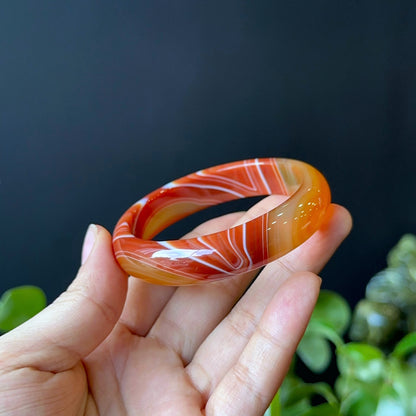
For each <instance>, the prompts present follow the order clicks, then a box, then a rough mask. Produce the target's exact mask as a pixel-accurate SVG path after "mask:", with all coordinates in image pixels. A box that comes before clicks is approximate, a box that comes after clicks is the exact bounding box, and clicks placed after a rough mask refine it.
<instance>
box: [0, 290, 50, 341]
mask: <svg viewBox="0 0 416 416" xmlns="http://www.w3.org/2000/svg"><path fill="white" fill-rule="evenodd" d="M45 306H46V296H45V293H44V292H43V291H42V289H39V288H38V287H36V286H19V287H15V288H13V289H9V290H7V291H6V292H4V293H3V295H2V297H1V298H0V333H1V332H7V331H10V330H12V329H13V328H15V327H17V326H19V325H20V324H22V323H23V322H25V321H27V320H28V319H30V318H32V316H34V315H36V314H37V313H38V312H40V311H41V310H42V309H43V308H44V307H45Z"/></svg>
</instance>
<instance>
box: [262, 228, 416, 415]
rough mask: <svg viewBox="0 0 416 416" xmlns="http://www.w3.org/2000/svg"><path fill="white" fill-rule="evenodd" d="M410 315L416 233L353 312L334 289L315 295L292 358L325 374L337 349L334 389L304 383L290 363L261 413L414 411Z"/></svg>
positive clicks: (414, 308)
mask: <svg viewBox="0 0 416 416" xmlns="http://www.w3.org/2000/svg"><path fill="white" fill-rule="evenodd" d="M415 315H416V236H414V235H410V234H408V235H405V236H403V238H402V239H401V240H400V241H399V243H398V244H397V245H396V246H395V247H394V248H393V249H392V250H391V251H390V252H389V254H388V256H387V268H386V269H385V270H383V271H381V272H380V273H378V274H377V275H376V276H374V277H373V278H372V279H371V280H370V281H369V283H368V285H367V289H366V297H365V299H363V300H361V301H360V302H359V303H358V304H357V306H356V307H355V309H354V311H353V313H351V310H350V308H349V306H348V304H347V302H346V301H345V300H344V299H343V298H342V297H341V296H339V295H338V294H336V293H334V292H329V291H325V290H322V291H321V293H320V296H319V299H318V302H317V305H316V307H315V310H314V312H313V314H312V318H311V321H310V323H309V325H308V328H307V330H306V332H305V335H304V337H303V339H302V341H301V342H300V344H299V347H298V350H297V358H298V359H300V360H301V361H302V362H303V363H304V364H305V365H306V366H307V367H308V368H309V369H310V370H311V371H312V372H314V373H322V372H323V371H325V370H326V369H327V368H328V366H329V365H330V363H331V361H332V357H333V352H332V350H334V352H335V357H336V365H337V368H338V376H337V379H336V381H335V383H333V386H331V385H329V384H328V383H324V382H318V383H307V382H305V381H303V380H302V379H301V378H300V377H299V376H298V375H297V374H296V367H297V366H296V365H295V364H294V363H293V364H292V366H291V370H290V371H289V373H288V375H287V377H286V379H285V380H284V382H283V385H282V386H281V388H280V390H279V392H278V394H277V395H276V397H275V398H274V400H273V402H272V404H271V406H270V408H269V409H268V411H267V413H266V414H267V415H270V416H315V415H320V416H336V415H342V416H370V415H371V416H373V415H375V416H411V415H416V354H415V352H416V332H415V331H416V316H415ZM348 328H349V341H348V342H347V341H345V340H344V338H343V336H344V334H345V332H346V331H347V329H348ZM331 344H332V346H331ZM294 360H296V357H295V359H294ZM317 398H318V399H319V400H320V402H319V404H314V402H316V399H317Z"/></svg>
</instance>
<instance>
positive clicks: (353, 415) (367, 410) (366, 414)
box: [340, 386, 393, 416]
mask: <svg viewBox="0 0 416 416" xmlns="http://www.w3.org/2000/svg"><path fill="white" fill-rule="evenodd" d="M376 408H377V395H376V394H375V392H373V391H371V390H369V389H368V388H366V387H365V386H363V388H361V389H355V390H354V391H352V392H351V394H349V395H348V396H347V397H346V398H345V399H344V400H343V401H342V402H341V407H340V412H341V414H342V415H344V416H374V414H375V411H376ZM391 416H393V415H391Z"/></svg>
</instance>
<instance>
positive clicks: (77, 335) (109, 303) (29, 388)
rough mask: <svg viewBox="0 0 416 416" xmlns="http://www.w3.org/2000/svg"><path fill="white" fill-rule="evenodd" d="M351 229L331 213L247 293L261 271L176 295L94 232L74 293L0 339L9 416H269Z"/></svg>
mask: <svg viewBox="0 0 416 416" xmlns="http://www.w3.org/2000/svg"><path fill="white" fill-rule="evenodd" d="M267 204H270V198H269V199H266V200H263V201H262V202H261V203H260V204H259V205H258V206H257V207H255V208H254V209H253V210H250V211H248V212H247V213H246V214H244V215H243V216H242V217H241V214H229V215H226V216H224V217H221V218H217V219H215V220H211V221H209V222H207V223H205V224H204V225H202V226H200V227H198V228H197V229H196V230H195V231H194V232H193V233H192V234H193V235H198V234H205V233H207V232H214V231H217V230H219V229H224V227H229V226H230V225H232V224H233V223H235V222H236V220H237V219H238V220H239V221H247V220H248V219H249V218H250V216H252V215H255V213H256V212H258V210H261V209H264V208H265V205H267ZM240 217H241V218H240ZM350 227H351V219H350V216H349V214H348V213H347V211H346V210H345V209H343V208H341V207H339V206H336V205H331V207H330V214H329V215H328V217H327V221H326V223H325V224H324V225H323V227H322V228H321V230H319V231H318V232H317V233H315V234H314V235H313V236H312V237H311V238H310V239H309V240H308V241H307V242H306V243H304V244H303V245H302V246H300V247H298V248H297V249H296V250H294V251H292V252H291V253H289V254H288V255H286V256H285V257H283V258H281V259H279V260H277V261H275V262H273V263H271V264H269V265H268V266H267V267H265V268H264V269H263V271H262V272H261V273H260V274H259V275H258V276H257V278H256V280H255V281H254V282H253V283H252V284H251V286H250V288H249V289H248V290H246V289H247V287H248V286H249V285H250V283H251V282H252V281H253V279H254V277H255V274H254V273H249V274H245V275H241V276H236V277H233V278H231V279H230V280H226V281H223V282H216V283H212V284H208V285H201V286H191V287H182V288H178V289H176V288H172V287H162V286H154V285H150V284H148V283H145V282H142V281H140V280H138V279H135V278H132V277H130V278H128V277H127V276H126V275H125V274H124V272H123V271H122V270H121V269H120V268H119V266H118V264H117V262H116V261H115V259H114V256H113V252H112V247H111V236H110V234H109V233H108V232H107V231H106V230H105V229H104V228H102V227H99V226H92V227H91V228H90V229H89V233H88V236H87V238H86V240H85V242H84V250H83V257H84V262H83V265H82V266H81V268H80V270H79V273H78V276H77V277H76V279H75V280H74V281H73V283H72V284H71V285H70V287H69V288H68V290H67V291H66V292H64V293H63V294H62V295H61V296H60V297H59V298H58V299H57V300H56V301H55V302H54V303H52V304H51V305H50V306H48V307H47V308H46V309H45V310H44V311H42V312H41V313H40V314H38V315H37V316H35V317H34V318H32V319H31V320H29V321H27V322H26V323H24V324H23V325H21V326H20V327H18V328H16V329H15V330H13V331H11V332H9V333H8V334H6V335H3V336H2V337H0V415H6V414H7V415H9V416H10V415H19V416H22V415H30V416H34V415H54V416H57V415H98V414H99V415H152V416H157V415H164V416H166V415H181V416H184V415H185V416H188V415H201V414H202V415H221V416H227V415H243V414H244V415H248V416H249V415H263V413H264V412H265V409H266V408H267V406H268V405H269V403H270V401H271V400H272V398H273V396H274V395H275V393H276V391H277V389H278V388H279V386H280V384H281V382H282V380H283V378H284V376H285V374H286V372H287V369H288V367H289V364H290V361H291V357H292V355H293V353H294V351H295V349H296V346H297V344H298V342H299V340H300V338H301V337H302V334H303V332H304V330H305V327H306V325H307V322H308V319H309V317H310V314H311V312H312V310H313V307H314V304H315V302H316V299H317V296H318V293H319V287H320V279H319V278H318V277H317V276H316V275H315V274H314V273H317V272H319V270H320V269H321V268H322V267H323V266H324V264H325V263H326V262H327V261H328V259H329V258H330V256H331V255H332V253H333V252H334V251H335V249H336V248H337V246H338V245H339V244H340V243H341V241H342V240H343V239H344V238H345V236H346V235H347V234H348V232H349V230H350Z"/></svg>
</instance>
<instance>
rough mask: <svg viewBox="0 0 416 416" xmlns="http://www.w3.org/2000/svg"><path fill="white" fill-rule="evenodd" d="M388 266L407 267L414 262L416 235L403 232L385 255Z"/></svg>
mask: <svg viewBox="0 0 416 416" xmlns="http://www.w3.org/2000/svg"><path fill="white" fill-rule="evenodd" d="M387 263H388V265H389V266H390V267H399V266H402V265H405V266H407V267H409V266H412V265H415V264H416V236H415V235H413V234H405V235H404V236H403V237H402V238H401V239H400V240H399V242H398V243H397V244H396V245H395V246H394V247H393V248H392V249H391V250H390V252H389V253H388V255H387Z"/></svg>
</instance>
